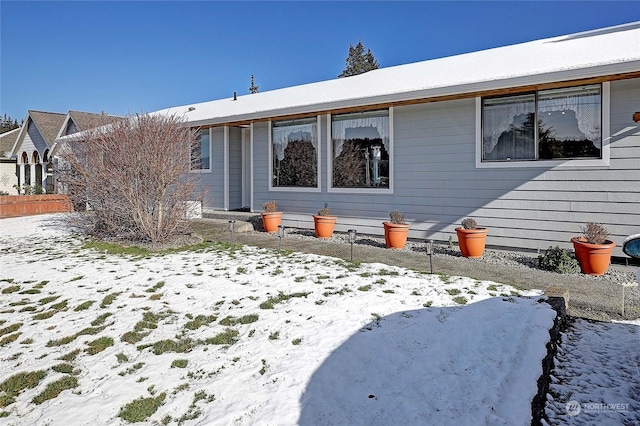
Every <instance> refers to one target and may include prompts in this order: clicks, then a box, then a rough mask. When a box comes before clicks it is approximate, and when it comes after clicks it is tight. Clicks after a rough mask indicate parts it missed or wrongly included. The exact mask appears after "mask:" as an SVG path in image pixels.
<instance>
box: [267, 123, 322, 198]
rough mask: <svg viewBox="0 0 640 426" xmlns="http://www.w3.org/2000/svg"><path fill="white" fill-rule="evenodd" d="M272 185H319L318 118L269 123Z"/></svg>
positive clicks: (303, 186) (304, 186) (312, 186)
mask: <svg viewBox="0 0 640 426" xmlns="http://www.w3.org/2000/svg"><path fill="white" fill-rule="evenodd" d="M271 149H272V152H271V154H272V155H271V157H272V168H271V171H272V180H271V186H272V187H294V188H295V187H298V188H317V187H318V118H317V117H313V118H304V119H295V120H286V121H274V122H272V123H271Z"/></svg>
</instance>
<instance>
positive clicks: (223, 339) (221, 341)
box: [205, 328, 251, 345]
mask: <svg viewBox="0 0 640 426" xmlns="http://www.w3.org/2000/svg"><path fill="white" fill-rule="evenodd" d="M238 334H240V333H238V330H234V329H233V328H227V329H226V330H225V331H224V332H222V333H220V334H217V335H215V336H214V337H209V338H208V339H206V340H205V343H206V344H207V345H233V344H234V343H236V342H237V341H238V339H237V337H238ZM249 334H251V333H249Z"/></svg>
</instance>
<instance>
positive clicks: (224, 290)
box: [0, 215, 555, 426]
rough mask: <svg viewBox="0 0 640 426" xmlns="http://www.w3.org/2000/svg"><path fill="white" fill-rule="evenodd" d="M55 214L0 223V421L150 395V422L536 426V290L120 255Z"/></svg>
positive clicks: (293, 256)
mask: <svg viewBox="0 0 640 426" xmlns="http://www.w3.org/2000/svg"><path fill="white" fill-rule="evenodd" d="M60 217H61V216H59V215H44V216H33V217H26V218H16V219H3V220H0V247H1V249H2V254H1V256H0V265H2V270H1V271H0V416H2V418H0V421H1V422H2V423H3V424H8V425H34V424H35V425H65V426H66V425H84V424H91V425H113V424H125V423H126V422H125V420H124V418H123V417H126V418H128V415H129V413H130V412H131V411H132V407H133V406H134V405H135V403H141V402H146V403H147V405H151V406H153V405H154V403H156V405H158V408H157V410H155V411H154V410H153V409H152V410H151V412H152V414H150V415H149V417H148V418H147V421H148V422H149V423H155V424H175V423H177V424H187V425H189V424H193V425H195V424H202V425H209V424H221V425H228V424H238V425H242V424H278V425H288V424H303V425H316V424H350V425H357V424H363V425H364V424H366V425H375V424H380V425H382V424H425V423H428V424H443V425H444V424H456V425H465V424H469V425H477V424H491V425H496V424H505V425H527V424H530V421H531V399H532V398H533V396H534V394H535V393H536V392H537V383H536V381H537V379H538V377H539V376H540V374H541V360H542V358H543V357H544V356H545V354H546V349H545V344H546V342H547V341H548V339H549V333H548V330H549V329H550V327H551V326H552V322H553V318H554V316H555V313H554V312H553V311H552V310H551V308H550V307H549V306H548V305H547V304H544V303H539V297H537V296H538V294H537V293H536V292H528V293H523V292H519V291H517V290H515V289H513V288H511V287H509V286H506V285H501V284H496V283H491V282H480V281H476V280H472V279H469V278H463V277H447V276H439V275H427V274H421V273H417V272H413V271H410V270H405V269H402V268H397V267H392V266H387V265H382V264H361V265H358V264H352V263H349V262H345V261H343V260H340V259H334V258H328V257H321V256H316V255H309V254H299V253H283V254H282V255H278V253H277V252H275V251H271V250H264V249H258V248H254V247H239V246H237V247H233V248H230V249H229V248H224V247H207V248H201V249H199V250H195V251H194V250H192V251H183V252H178V253H172V254H163V255H159V254H155V255H149V256H123V255H113V254H107V253H104V252H100V251H99V250H96V249H90V248H84V247H83V241H82V239H81V238H79V237H76V236H73V235H72V234H70V233H69V232H67V231H66V230H65V227H64V223H63V222H60V221H59V220H58V219H59V218H60ZM518 296H528V297H518ZM39 371H41V373H40V375H41V376H43V377H42V378H39V379H38V378H36V379H32V380H31V382H30V383H28V382H26V380H23V381H22V383H26V384H30V387H27V386H26V384H25V385H23V386H19V385H18V383H19V380H18V379H17V378H16V377H18V378H20V377H22V378H24V377H25V375H24V374H23V375H21V376H16V374H19V373H34V374H31V376H29V377H32V376H37V374H35V373H37V372H39ZM60 379H63V380H62V381H60ZM76 380H77V383H76ZM64 384H66V386H65V385H64ZM55 385H57V387H58V390H60V388H64V387H69V388H70V389H67V390H62V392H60V393H59V394H57V396H56V392H53V393H47V391H49V390H50V389H48V388H51V387H53V386H55ZM141 398H144V400H141ZM119 416H122V417H119ZM143 417H144V416H143Z"/></svg>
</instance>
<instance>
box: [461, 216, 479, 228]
mask: <svg viewBox="0 0 640 426" xmlns="http://www.w3.org/2000/svg"><path fill="white" fill-rule="evenodd" d="M461 223H462V227H463V228H464V229H476V228H477V227H478V223H477V222H476V221H475V220H474V219H472V218H470V217H468V218H466V219H462V222H461Z"/></svg>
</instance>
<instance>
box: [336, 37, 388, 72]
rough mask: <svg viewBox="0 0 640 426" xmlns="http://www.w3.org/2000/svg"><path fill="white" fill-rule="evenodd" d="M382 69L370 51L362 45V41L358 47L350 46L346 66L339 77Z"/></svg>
mask: <svg viewBox="0 0 640 426" xmlns="http://www.w3.org/2000/svg"><path fill="white" fill-rule="evenodd" d="M378 68H380V64H379V63H378V61H376V58H375V57H374V56H373V53H371V50H370V49H366V52H365V47H364V45H363V44H362V40H360V41H358V44H357V45H356V47H353V45H352V44H349V56H347V60H346V66H345V68H344V70H343V71H342V73H341V74H340V75H339V76H338V77H349V76H352V75H358V74H362V73H365V72H367V71H371V70H375V69H378Z"/></svg>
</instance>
